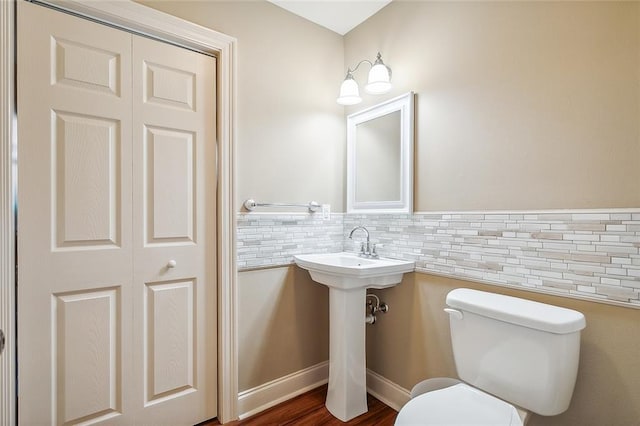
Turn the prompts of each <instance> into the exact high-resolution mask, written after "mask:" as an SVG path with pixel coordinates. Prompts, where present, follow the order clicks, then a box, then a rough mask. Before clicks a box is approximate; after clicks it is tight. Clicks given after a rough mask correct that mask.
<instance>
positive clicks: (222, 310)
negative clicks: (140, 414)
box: [0, 0, 238, 425]
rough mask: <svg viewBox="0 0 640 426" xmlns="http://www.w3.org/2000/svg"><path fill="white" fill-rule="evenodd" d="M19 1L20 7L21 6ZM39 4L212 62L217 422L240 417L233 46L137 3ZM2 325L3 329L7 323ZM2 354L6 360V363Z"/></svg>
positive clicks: (11, 388)
mask: <svg viewBox="0 0 640 426" xmlns="http://www.w3.org/2000/svg"><path fill="white" fill-rule="evenodd" d="M18 1H22V0H18ZM37 3H41V4H44V5H48V6H52V7H54V8H57V9H62V10H65V11H67V12H70V13H73V14H77V15H81V16H84V17H87V18H90V19H93V20H96V21H99V22H103V23H106V24H109V25H112V26H115V27H119V28H122V29H125V30H128V31H133V32H135V33H139V34H143V35H148V36H151V37H153V38H156V39H160V40H163V41H166V42H169V43H172V44H176V45H179V46H182V47H186V48H189V49H192V50H196V51H199V52H203V53H207V54H210V55H213V56H215V57H217V59H218V60H217V61H216V62H217V87H218V96H217V108H216V110H217V117H216V119H217V123H218V125H217V129H216V132H217V138H218V175H217V178H218V182H217V184H218V195H217V206H218V207H217V208H218V212H217V213H218V214H217V222H218V223H217V228H218V234H217V235H218V250H217V256H218V330H217V331H218V419H219V420H220V422H221V423H226V422H229V421H231V420H234V419H236V418H237V407H238V367H237V364H238V362H237V337H236V336H237V333H236V324H237V321H236V318H237V312H236V294H237V291H236V280H237V272H236V246H235V229H236V212H235V208H234V206H235V205H236V203H235V138H236V123H235V117H236V105H235V99H236V68H235V67H236V39H235V38H233V37H230V36H227V35H225V34H222V33H219V32H217V31H214V30H212V29H209V28H205V27H202V26H200V25H197V24H194V23H192V22H188V21H185V20H183V19H180V18H178V17H175V16H172V15H168V14H166V13H163V12H160V11H157V10H155V9H152V8H149V7H147V6H143V5H141V4H138V3H134V2H133V1H131V0H121V1H117V2H102V1H95V2H86V1H82V0H39V1H37ZM15 5H16V0H9V1H0V22H1V23H2V30H1V31H0V47H1V49H2V50H1V52H0V99H2V102H1V103H0V138H1V139H0V167H1V168H0V191H1V196H0V209H1V216H0V244H1V251H2V253H1V255H0V267H1V270H2V272H1V275H0V309H1V310H2V312H3V315H0V326H2V327H3V328H4V327H5V326H6V327H7V328H6V329H5V332H6V330H10V334H9V337H8V338H7V343H8V344H7V349H6V352H5V353H4V354H3V355H2V357H0V368H2V370H1V371H2V377H3V378H7V377H10V378H11V379H10V380H4V382H3V384H2V387H0V392H1V394H0V398H1V399H0V408H1V410H0V413H2V414H1V415H0V423H1V424H6V425H12V424H15V421H16V419H15V406H16V394H15V383H14V380H15V377H16V369H15V367H16V366H15V355H12V356H11V357H9V356H8V355H9V354H10V353H11V354H15V350H16V345H15V339H14V338H12V337H15V331H14V329H15V315H16V312H15V294H14V282H15V276H14V265H15V259H14V256H13V254H14V228H13V227H14V223H15V222H14V220H15V214H14V211H13V205H14V203H13V201H14V197H15V195H14V193H13V187H14V184H15V179H14V178H13V176H12V156H11V155H12V149H13V146H14V141H15V123H16V121H15V118H16V105H15V96H14V94H15V75H14V60H15V51H14V45H15V28H14V22H15ZM5 323H6V324H5ZM5 355H7V356H5Z"/></svg>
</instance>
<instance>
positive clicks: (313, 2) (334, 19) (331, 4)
mask: <svg viewBox="0 0 640 426" xmlns="http://www.w3.org/2000/svg"><path fill="white" fill-rule="evenodd" d="M268 1H270V2H271V3H273V4H275V5H276V6H280V7H281V8H283V9H286V10H288V11H289V12H292V13H295V14H296V15H299V16H302V17H303V18H305V19H308V20H309V21H312V22H315V23H316V24H319V25H322V26H323V27H325V28H329V29H330V30H332V31H335V32H337V33H338V34H340V35H345V34H346V33H348V32H349V31H351V30H352V29H353V28H355V27H356V26H358V25H359V24H361V23H362V22H364V21H366V20H367V18H369V17H370V16H371V15H373V14H374V13H376V12H377V11H379V10H380V9H382V8H383V7H385V6H386V5H387V4H389V3H391V0H268Z"/></svg>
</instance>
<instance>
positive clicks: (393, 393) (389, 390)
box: [367, 369, 411, 411]
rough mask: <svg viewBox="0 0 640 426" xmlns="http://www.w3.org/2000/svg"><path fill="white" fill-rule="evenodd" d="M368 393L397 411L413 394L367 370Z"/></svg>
mask: <svg viewBox="0 0 640 426" xmlns="http://www.w3.org/2000/svg"><path fill="white" fill-rule="evenodd" d="M367 392H369V393H370V394H371V395H373V396H374V397H376V398H377V399H378V400H380V401H382V402H384V403H385V404H387V405H388V406H389V407H391V408H393V409H394V410H396V411H400V408H402V407H403V406H404V404H406V403H407V402H408V401H409V399H411V393H410V392H409V391H408V390H406V389H405V388H402V387H400V386H398V385H397V384H395V383H393V382H392V381H391V380H389V379H387V378H386V377H382V376H381V375H379V374H378V373H376V372H374V371H371V370H369V369H367Z"/></svg>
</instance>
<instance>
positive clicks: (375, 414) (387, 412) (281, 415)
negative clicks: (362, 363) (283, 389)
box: [199, 385, 398, 426]
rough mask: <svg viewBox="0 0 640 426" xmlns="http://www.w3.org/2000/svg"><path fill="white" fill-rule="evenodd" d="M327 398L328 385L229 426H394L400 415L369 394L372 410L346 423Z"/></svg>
mask: <svg viewBox="0 0 640 426" xmlns="http://www.w3.org/2000/svg"><path fill="white" fill-rule="evenodd" d="M326 396H327V386H326V385H325V386H321V387H319V388H317V389H314V390H312V391H309V392H307V393H304V394H302V395H300V396H297V397H295V398H293V399H291V400H289V401H286V402H283V403H282V404H278V405H276V406H275V407H272V408H270V409H268V410H266V411H263V412H261V413H258V414H256V415H255V416H252V417H249V418H247V419H244V420H239V421H235V422H231V423H226V424H227V425H230V426H262V425H278V426H284V425H286V426H293V425H296V426H298V425H302V426H316V425H328V426H339V425H360V426H369V425H376V426H392V425H393V422H394V421H395V420H396V415H397V414H398V413H397V412H396V411H395V410H394V409H392V408H390V407H388V406H386V405H384V404H383V403H382V402H380V401H378V400H377V399H375V398H374V397H372V396H371V395H367V404H368V406H369V411H368V412H366V413H364V414H363V415H361V416H358V417H356V418H355V419H353V420H351V421H349V422H347V423H343V422H341V421H340V420H338V419H336V418H335V417H333V416H332V415H331V414H330V413H329V411H327V409H326V408H325V406H324V400H325V398H326ZM219 424H220V423H218V421H217V420H213V421H211V422H205V423H202V424H201V425H199V426H214V425H219Z"/></svg>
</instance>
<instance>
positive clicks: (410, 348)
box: [367, 273, 640, 426]
mask: <svg viewBox="0 0 640 426" xmlns="http://www.w3.org/2000/svg"><path fill="white" fill-rule="evenodd" d="M459 287H467V288H474V289H478V290H484V291H490V292H494V293H501V294H507V295H510V296H516V297H522V298H525V299H530V300H535V301H538V302H543V303H549V304H552V305H557V306H563V307H567V308H570V309H575V310H578V311H580V312H582V313H584V315H585V317H586V319H587V327H586V329H585V330H584V331H583V332H582V344H581V353H580V368H579V371H578V379H577V382H576V388H575V392H574V395H573V400H572V402H571V406H570V407H569V410H567V411H566V412H565V413H564V414H562V415H559V416H554V417H542V416H534V417H533V418H532V419H531V422H530V423H529V425H530V426H542V425H544V426H552V425H557V426H561V425H562V426H567V425H581V426H602V425H616V426H627V425H628V426H631V425H636V424H638V419H640V388H639V387H638V384H639V383H640V357H638V354H640V340H638V339H637V336H640V310H638V309H631V308H620V307H616V306H611V305H605V304H602V303H594V302H587V301H581V300H576V299H568V298H564V297H558V296H549V295H543V294H540V293H533V292H528V291H522V290H512V289H506V288H502V287H497V286H491V285H482V284H476V283H472V282H468V281H460V280H454V279H449V278H443V277H437V276H433V275H426V274H419V273H414V274H410V275H408V276H407V277H406V278H405V279H404V281H403V282H402V283H401V284H400V285H398V286H396V287H394V288H391V289H387V290H381V291H377V292H376V293H377V294H378V295H379V296H380V298H381V300H383V301H385V302H386V303H388V304H389V308H390V309H389V313H387V314H385V315H382V316H381V317H380V318H379V321H378V322H377V323H376V324H375V325H374V326H373V327H368V328H367V366H368V367H369V368H371V369H372V370H374V371H376V372H377V373H379V374H381V375H382V376H384V377H386V378H388V379H389V380H391V381H393V382H395V383H397V384H399V385H400V386H402V387H404V388H406V389H409V390H410V389H411V388H412V387H413V385H415V384H416V383H418V382H419V381H421V380H424V379H426V378H430V377H457V376H456V371H455V364H454V362H453V354H452V352H451V341H450V339H451V336H450V334H449V322H448V321H449V319H448V317H447V315H446V314H445V313H444V311H443V310H442V309H443V308H444V307H445V297H446V295H447V293H448V292H449V291H451V290H453V289H454V288H459Z"/></svg>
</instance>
